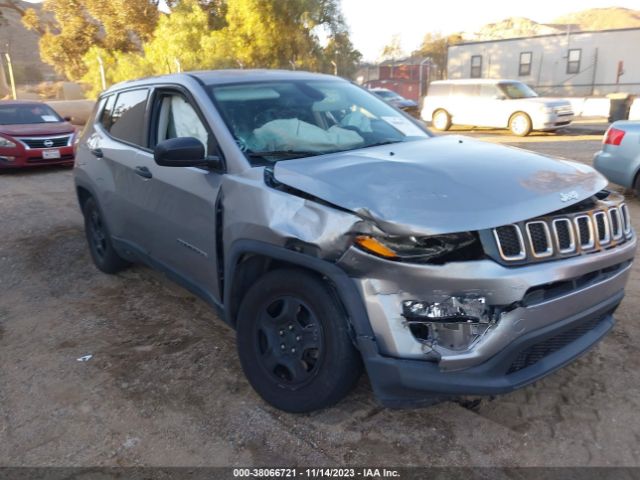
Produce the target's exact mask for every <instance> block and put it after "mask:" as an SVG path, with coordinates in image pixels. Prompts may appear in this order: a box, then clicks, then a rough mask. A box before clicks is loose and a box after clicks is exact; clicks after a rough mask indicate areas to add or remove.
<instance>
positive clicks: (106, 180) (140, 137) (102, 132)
mask: <svg viewBox="0 0 640 480" xmlns="http://www.w3.org/2000/svg"><path fill="white" fill-rule="evenodd" d="M148 98H149V88H146V87H145V88H133V89H130V90H124V91H121V92H117V93H115V94H113V95H112V96H110V97H109V98H107V100H106V104H105V108H104V110H103V113H102V117H101V119H100V121H99V124H98V126H97V128H96V138H94V139H92V144H91V150H92V152H93V154H94V155H95V156H96V157H97V158H98V160H97V161H100V162H103V163H104V168H103V172H105V175H104V176H103V177H102V178H99V179H98V182H99V183H100V188H101V189H102V198H103V200H101V203H102V204H103V205H102V206H103V208H104V209H106V210H108V213H107V216H108V218H109V219H110V224H109V226H110V228H111V230H112V232H111V234H112V235H113V236H114V237H116V238H117V239H118V240H123V241H125V242H127V243H128V244H130V245H131V246H132V247H135V248H136V249H140V250H142V251H145V252H146V251H148V247H149V245H148V240H147V239H148V237H149V235H150V231H149V225H148V222H147V221H146V220H145V216H144V213H145V211H146V203H147V202H148V198H149V191H150V186H149V184H148V180H149V179H148V178H147V176H146V175H145V171H144V168H143V167H145V165H144V164H141V161H140V153H141V152H143V151H145V150H148V145H147V120H146V118H147V115H146V111H147V107H148ZM142 161H144V158H143V159H142ZM147 167H148V166H147Z"/></svg>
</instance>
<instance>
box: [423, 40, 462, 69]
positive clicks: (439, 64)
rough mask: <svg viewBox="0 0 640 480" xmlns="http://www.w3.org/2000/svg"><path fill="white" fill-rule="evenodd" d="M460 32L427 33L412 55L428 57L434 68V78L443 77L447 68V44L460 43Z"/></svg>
mask: <svg viewBox="0 0 640 480" xmlns="http://www.w3.org/2000/svg"><path fill="white" fill-rule="evenodd" d="M461 41H462V37H461V35H460V34H457V33H456V34H453V35H448V36H443V35H441V34H439V33H427V34H426V35H425V36H424V39H423V40H422V45H421V46H420V48H419V49H418V50H416V51H415V52H413V54H412V55H416V56H420V57H430V58H431V60H432V62H433V64H434V68H435V72H434V78H444V74H445V72H446V69H447V52H448V48H449V45H455V44H456V43H460V42H461Z"/></svg>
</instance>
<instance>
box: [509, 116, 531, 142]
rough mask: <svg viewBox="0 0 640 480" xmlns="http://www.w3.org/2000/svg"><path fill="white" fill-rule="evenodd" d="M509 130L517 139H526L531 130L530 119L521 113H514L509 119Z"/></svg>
mask: <svg viewBox="0 0 640 480" xmlns="http://www.w3.org/2000/svg"><path fill="white" fill-rule="evenodd" d="M509 130H511V133H513V134H514V135H516V136H518V137H526V136H527V135H529V134H530V133H531V130H532V125H531V118H530V117H529V115H527V114H526V113H523V112H517V113H514V114H513V115H512V116H511V118H510V119H509Z"/></svg>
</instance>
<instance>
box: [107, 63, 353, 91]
mask: <svg viewBox="0 0 640 480" xmlns="http://www.w3.org/2000/svg"><path fill="white" fill-rule="evenodd" d="M189 79H196V80H197V81H198V82H200V83H202V84H205V85H224V84H231V83H250V82H268V81H278V80H335V81H345V80H344V79H342V78H340V77H336V76H334V75H326V74H323V73H313V72H305V71H301V70H267V69H253V70H252V69H248V70H240V69H228V70H203V71H194V72H184V73H173V74H169V75H159V76H155V77H144V78H140V79H137V80H129V81H126V82H120V83H117V84H115V85H113V86H111V87H109V88H108V89H107V90H106V91H105V92H103V94H104V93H106V92H111V91H113V90H119V89H121V88H124V87H135V86H143V85H149V84H154V83H162V82H167V83H183V82H185V81H189Z"/></svg>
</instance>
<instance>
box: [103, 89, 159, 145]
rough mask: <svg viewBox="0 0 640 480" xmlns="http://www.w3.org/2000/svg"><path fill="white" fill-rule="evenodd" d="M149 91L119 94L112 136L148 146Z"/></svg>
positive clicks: (111, 131)
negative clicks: (146, 126) (145, 117)
mask: <svg viewBox="0 0 640 480" xmlns="http://www.w3.org/2000/svg"><path fill="white" fill-rule="evenodd" d="M148 94H149V90H147V89H146V88H145V89H142V90H129V91H126V92H122V93H119V94H118V98H117V99H116V102H115V106H114V107H113V112H112V113H111V127H110V128H109V129H108V130H109V133H111V135H112V136H113V137H115V138H117V139H119V140H123V141H125V142H128V143H132V144H134V145H139V146H141V147H144V146H146V141H145V131H144V130H145V125H144V114H145V110H146V108H147V96H148Z"/></svg>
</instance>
